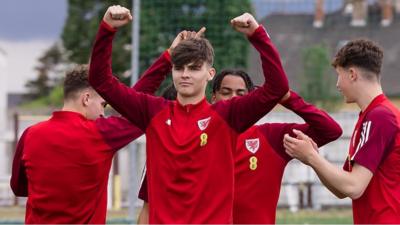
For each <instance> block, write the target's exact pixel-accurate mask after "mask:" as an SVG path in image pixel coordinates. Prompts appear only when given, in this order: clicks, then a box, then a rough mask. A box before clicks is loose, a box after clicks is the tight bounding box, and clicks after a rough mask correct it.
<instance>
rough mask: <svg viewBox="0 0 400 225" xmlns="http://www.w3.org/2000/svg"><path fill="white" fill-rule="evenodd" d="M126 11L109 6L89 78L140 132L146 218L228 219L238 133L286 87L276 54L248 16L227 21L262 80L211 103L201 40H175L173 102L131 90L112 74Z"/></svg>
mask: <svg viewBox="0 0 400 225" xmlns="http://www.w3.org/2000/svg"><path fill="white" fill-rule="evenodd" d="M131 18H132V17H131V15H130V12H129V10H127V9H126V8H123V7H120V6H113V7H110V8H109V9H108V10H107V12H106V14H105V16H104V18H103V21H102V23H101V25H100V28H99V31H98V34H97V37H96V41H95V44H94V47H93V52H92V58H91V66H90V76H89V80H90V82H91V84H92V86H93V87H94V88H95V89H96V90H97V91H98V92H99V93H100V95H102V96H103V97H104V98H105V99H106V100H107V102H109V103H110V104H111V105H112V106H113V107H114V108H115V109H117V111H119V112H120V113H121V114H122V115H123V116H125V117H126V118H127V119H129V120H130V121H131V122H132V123H133V124H135V125H136V126H138V127H139V128H140V129H141V130H142V131H144V132H145V133H146V135H147V143H146V144H147V179H148V182H147V184H148V191H149V205H150V207H149V222H150V223H231V222H232V207H233V152H234V149H235V145H236V139H237V135H238V134H239V133H241V132H243V131H244V130H246V129H247V128H248V127H250V126H251V125H252V124H254V123H255V122H256V121H257V120H258V119H260V118H261V117H262V116H263V115H265V114H266V113H267V112H269V111H270V110H271V109H272V108H273V107H274V106H275V105H276V104H277V103H278V102H279V100H280V99H281V98H282V96H283V95H284V94H285V93H287V92H288V83H287V79H286V76H285V73H284V71H283V69H282V65H281V64H280V60H279V54H278V52H277V51H276V49H275V47H274V46H273V45H272V43H271V41H270V39H269V37H268V35H267V33H266V31H265V30H264V28H263V27H262V26H259V25H258V23H257V21H256V20H255V19H254V17H252V16H251V15H250V14H244V15H242V16H240V17H237V18H235V19H233V20H232V21H231V22H232V24H233V26H234V28H235V29H237V30H238V31H239V32H242V33H244V34H246V35H247V37H248V38H249V40H250V42H251V43H252V44H253V45H254V47H255V48H256V49H257V50H258V51H259V52H260V55H261V60H262V62H263V70H264V75H265V83H264V85H263V86H262V87H260V88H259V89H257V90H255V91H254V92H252V93H251V94H249V95H246V96H245V97H243V98H236V99H232V100H229V101H222V102H218V103H216V104H214V105H210V104H208V103H207V101H206V100H205V88H206V85H207V82H208V81H210V80H211V79H212V78H213V76H214V74H215V70H214V68H212V62H213V49H212V47H211V45H210V43H209V42H208V41H207V40H206V39H204V38H200V39H190V40H185V41H183V42H181V43H180V44H179V45H178V46H176V47H175V48H174V49H173V50H172V51H171V60H172V64H173V69H172V76H173V81H174V85H175V87H176V89H177V101H167V100H165V99H163V98H159V97H153V96H150V95H146V94H142V93H138V92H136V91H135V90H132V89H129V88H128V87H126V86H124V85H123V84H121V83H120V82H118V80H116V79H115V78H114V77H113V76H112V70H111V50H112V39H113V37H114V35H115V33H116V28H118V27H121V26H123V25H125V24H127V23H128V22H129V21H130V20H131Z"/></svg>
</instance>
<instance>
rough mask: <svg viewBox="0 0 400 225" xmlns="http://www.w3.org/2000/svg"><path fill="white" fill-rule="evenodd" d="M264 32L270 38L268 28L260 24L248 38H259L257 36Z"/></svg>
mask: <svg viewBox="0 0 400 225" xmlns="http://www.w3.org/2000/svg"><path fill="white" fill-rule="evenodd" d="M263 34H266V35H267V36H268V38H269V34H268V32H267V30H266V29H265V28H264V26H263V25H261V24H260V25H259V26H258V27H257V29H256V30H255V31H254V33H253V34H252V35H250V36H248V37H247V38H249V39H255V38H257V36H260V35H263Z"/></svg>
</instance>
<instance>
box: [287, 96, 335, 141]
mask: <svg viewBox="0 0 400 225" xmlns="http://www.w3.org/2000/svg"><path fill="white" fill-rule="evenodd" d="M281 104H282V105H283V106H284V107H286V108H287V109H289V110H291V111H292V112H294V113H296V114H297V115H298V116H300V117H301V118H302V119H303V120H304V121H305V123H304V124H296V125H295V126H293V127H292V128H291V129H290V131H291V130H293V129H297V130H300V131H302V132H304V133H305V134H307V135H308V136H309V137H311V138H312V139H313V140H314V141H315V143H316V144H317V145H318V146H322V145H325V144H327V143H329V142H331V141H334V140H336V139H338V138H339V137H340V136H341V135H342V128H341V127H340V125H339V124H338V123H337V122H336V121H335V120H334V119H333V118H332V117H331V116H329V115H328V113H326V112H324V111H323V110H321V109H319V108H317V107H316V106H314V105H312V104H310V103H308V102H305V101H304V100H303V98H301V97H300V96H299V95H298V94H297V93H296V92H294V91H290V97H289V99H288V100H286V101H284V102H283V103H281ZM287 133H288V132H287ZM282 138H283V136H282V137H281V138H280V139H279V140H280V141H283V139H282Z"/></svg>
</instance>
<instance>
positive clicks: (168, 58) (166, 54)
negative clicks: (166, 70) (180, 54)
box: [163, 50, 172, 64]
mask: <svg viewBox="0 0 400 225" xmlns="http://www.w3.org/2000/svg"><path fill="white" fill-rule="evenodd" d="M163 57H164V58H165V59H166V60H168V62H169V63H171V64H172V61H171V55H170V54H169V52H168V50H165V51H164V53H163Z"/></svg>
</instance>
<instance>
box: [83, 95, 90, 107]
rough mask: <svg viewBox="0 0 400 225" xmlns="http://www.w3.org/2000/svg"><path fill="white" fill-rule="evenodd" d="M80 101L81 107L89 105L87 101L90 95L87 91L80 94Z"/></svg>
mask: <svg viewBox="0 0 400 225" xmlns="http://www.w3.org/2000/svg"><path fill="white" fill-rule="evenodd" d="M81 99H82V105H83V106H85V107H86V106H88V105H89V99H90V93H89V92H88V91H84V92H83V93H82V97H81Z"/></svg>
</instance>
